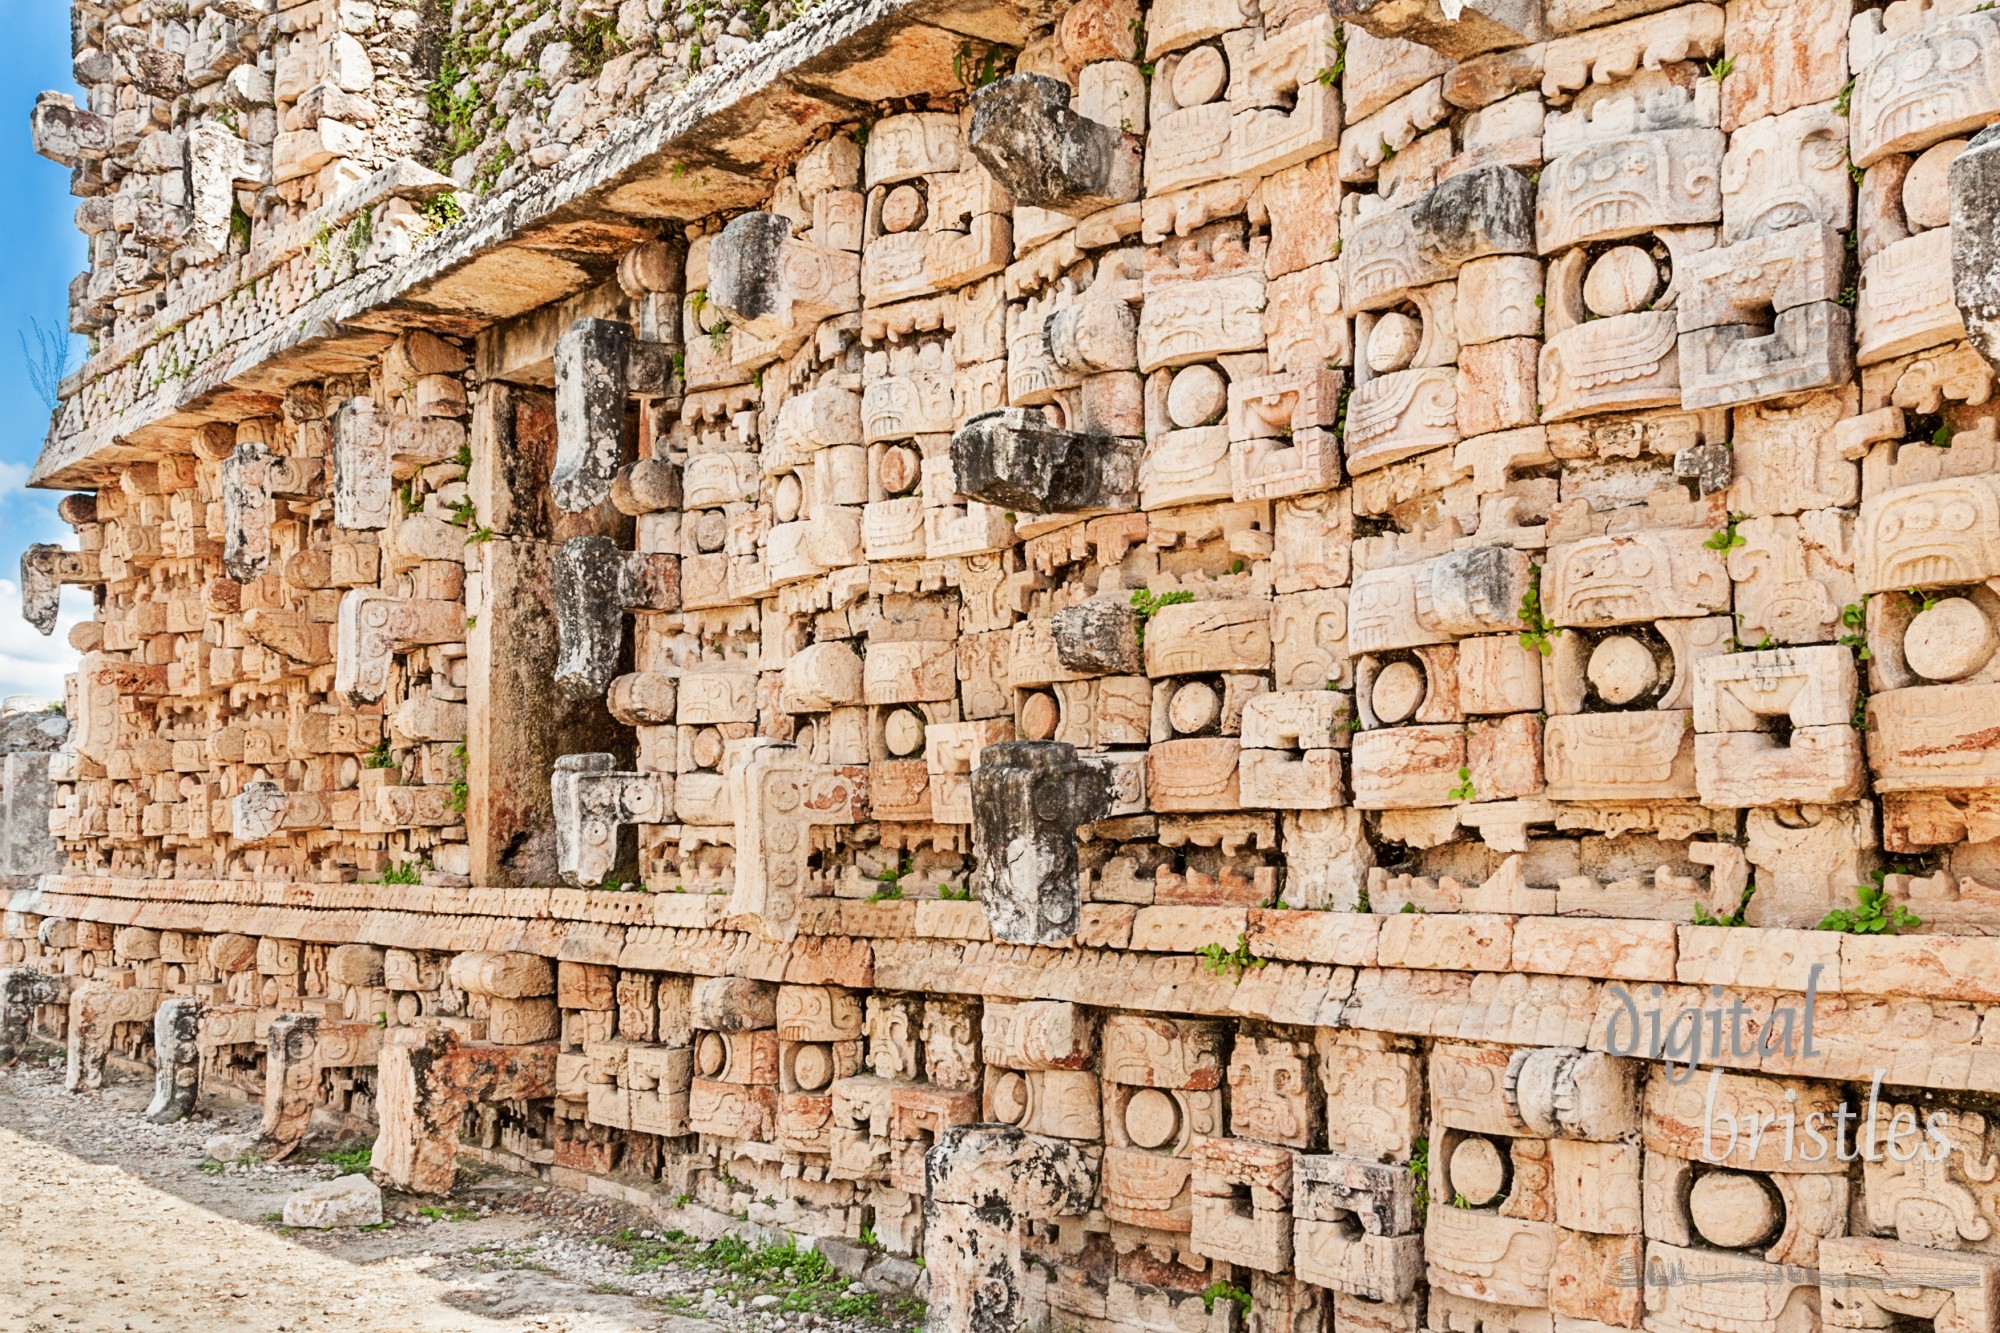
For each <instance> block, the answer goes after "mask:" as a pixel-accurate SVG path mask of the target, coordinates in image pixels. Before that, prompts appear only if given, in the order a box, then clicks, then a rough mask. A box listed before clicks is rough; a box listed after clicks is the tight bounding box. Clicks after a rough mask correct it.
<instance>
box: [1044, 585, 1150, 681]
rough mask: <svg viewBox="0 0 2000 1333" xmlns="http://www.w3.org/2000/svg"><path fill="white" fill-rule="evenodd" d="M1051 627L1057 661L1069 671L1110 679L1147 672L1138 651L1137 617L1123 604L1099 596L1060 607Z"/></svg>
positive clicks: (1135, 613) (1142, 657) (1143, 659)
mask: <svg viewBox="0 0 2000 1333" xmlns="http://www.w3.org/2000/svg"><path fill="white" fill-rule="evenodd" d="M1051 628H1052V632H1053V634H1054V636H1055V641H1056V659H1057V660H1058V661H1060V662H1061V663H1062V664H1063V666H1065V667H1067V668H1068V669H1069V670H1071V671H1085V672H1091V673H1093V674H1103V675H1111V676H1142V675H1144V674H1145V673H1146V663H1145V657H1144V655H1143V654H1142V653H1141V652H1140V649H1139V616H1138V613H1137V612H1136V611H1134V610H1133V609H1132V607H1131V606H1130V605H1129V604H1127V603H1125V602H1120V601H1115V600H1111V599H1108V598H1102V597H1098V598H1093V599H1091V600H1090V601H1087V602H1083V603H1081V604H1079V605H1077V606H1066V607H1063V608H1062V609H1061V610H1059V611H1057V612H1056V613H1055V617H1054V620H1053V622H1052V626H1051Z"/></svg>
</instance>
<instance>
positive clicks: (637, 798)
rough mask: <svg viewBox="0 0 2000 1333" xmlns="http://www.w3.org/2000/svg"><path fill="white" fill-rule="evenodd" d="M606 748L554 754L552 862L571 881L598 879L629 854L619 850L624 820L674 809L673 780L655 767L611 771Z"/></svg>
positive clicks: (656, 818)
mask: <svg viewBox="0 0 2000 1333" xmlns="http://www.w3.org/2000/svg"><path fill="white" fill-rule="evenodd" d="M617 762H618V761H617V759H616V758H615V757H614V756H612V755H608V754H571V755H564V756H563V757H562V758H560V759H558V760H556V767H555V773H554V774H553V776H551V778H550V780H549V788H550V796H551V799H552V801H553V804H554V808H555V822H556V848H557V852H556V865H557V868H558V869H559V870H560V871H561V873H562V876H563V879H564V880H566V881H567V882H569V883H571V884H580V885H596V884H602V883H603V882H604V881H605V879H606V878H607V877H609V876H610V875H611V874H612V873H613V872H614V871H615V870H617V869H618V868H619V867H620V866H621V865H628V864H630V859H629V857H627V856H626V855H625V853H623V852H622V851H621V850H620V846H619V844H620V842H621V841H622V840H626V835H624V834H623V833H622V830H623V829H624V828H625V826H627V825H630V824H637V823H642V822H644V823H659V822H662V821H663V820H664V819H665V817H666V815H667V812H668V811H670V810H672V809H673V800H672V794H671V793H672V786H671V783H670V782H669V781H668V780H667V779H666V778H664V777H663V776H662V775H660V774H657V773H619V772H615V771H614V769H615V766H616V764H617Z"/></svg>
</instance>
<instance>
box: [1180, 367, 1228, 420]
mask: <svg viewBox="0 0 2000 1333" xmlns="http://www.w3.org/2000/svg"><path fill="white" fill-rule="evenodd" d="M1228 406H1229V385H1228V384H1227V382H1225V381H1224V380H1223V378H1222V372H1220V371H1218V370H1217V369H1215V367H1213V366H1186V367H1184V368H1182V369H1181V370H1178V371H1176V372H1174V379H1173V383H1172V384H1171V385H1169V386H1168V388H1167V419H1168V420H1169V421H1171V422H1173V424H1174V425H1175V426H1178V427H1179V428H1180V429H1182V430H1187V429H1189V428H1191V427H1194V426H1206V425H1208V424H1209V423H1210V422H1212V421H1214V420H1215V419H1216V418H1218V417H1220V416H1221V415H1222V412H1223V409H1224V408H1226V407H1228Z"/></svg>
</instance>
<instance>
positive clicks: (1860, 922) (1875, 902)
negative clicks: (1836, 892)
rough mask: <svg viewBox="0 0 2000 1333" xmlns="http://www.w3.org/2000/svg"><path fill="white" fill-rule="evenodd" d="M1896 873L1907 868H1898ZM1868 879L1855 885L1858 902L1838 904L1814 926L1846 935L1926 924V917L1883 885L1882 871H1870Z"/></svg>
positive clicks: (1888, 932) (1892, 931)
mask: <svg viewBox="0 0 2000 1333" xmlns="http://www.w3.org/2000/svg"><path fill="white" fill-rule="evenodd" d="M1894 873H1896V874H1906V873H1908V872H1907V871H1903V870H1896V871H1894ZM1868 878H1869V881H1870V882H1869V883H1867V884H1856V885H1855V886H1854V897H1855V905H1854V906H1852V907H1836V908H1834V909H1833V910H1832V911H1831V912H1828V913H1827V914H1826V915H1825V916H1823V917H1821V918H1820V921H1819V924H1818V925H1817V926H1815V927H1813V929H1815V930H1837V931H1840V932H1841V933H1842V934H1845V935H1894V934H1895V933H1896V932H1897V931H1899V930H1909V929H1912V928H1914V927H1917V926H1921V925H1923V924H1924V922H1923V918H1922V917H1920V916H1918V915H1917V914H1916V913H1915V912H1912V911H1911V910H1910V909H1909V908H1907V907H1905V906H1903V905H1902V904H1901V903H1899V902H1893V901H1891V900H1890V898H1889V891H1888V890H1887V889H1885V888H1883V887H1882V878H1883V875H1882V872H1881V871H1879V870H1875V871H1871V872H1869V875H1868Z"/></svg>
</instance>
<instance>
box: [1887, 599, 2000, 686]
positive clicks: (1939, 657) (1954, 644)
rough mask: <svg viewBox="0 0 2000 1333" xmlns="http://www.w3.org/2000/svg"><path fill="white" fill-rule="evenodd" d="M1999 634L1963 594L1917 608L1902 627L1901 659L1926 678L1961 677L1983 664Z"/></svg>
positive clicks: (1998, 642)
mask: <svg viewBox="0 0 2000 1333" xmlns="http://www.w3.org/2000/svg"><path fill="white" fill-rule="evenodd" d="M1996 648H2000V637H1996V636H1995V634H1994V630H1993V624H1992V622H1991V621H1990V620H1988V619H1987V617H1986V613H1985V612H1983V611H1981V610H1980V609H1979V608H1978V606H1976V605H1974V604H1973V602H1972V601H1971V600H1970V599H1968V598H1964V597H1946V598H1944V599H1942V600H1941V601H1939V602H1938V603H1937V605H1935V606H1933V607H1931V608H1930V609H1929V610H1928V611H1920V612H1918V613H1917V615H1916V616H1915V617H1914V618H1913V619H1912V620H1911V621H1910V626H1909V628H1908V629H1906V630H1904V631H1903V660H1904V661H1905V662H1907V663H1909V666H1910V670H1912V671H1914V672H1916V673H1917V674H1918V675H1919V676H1922V677H1923V678H1924V679H1925V680H1939V681H1949V680H1963V679H1964V678H1965V677H1967V676H1969V675H1971V674H1972V673H1973V672H1975V671H1977V670H1979V668H1980V667H1982V666H1984V665H1986V663H1987V661H1988V660H1990V659H1991V658H1992V656H1993V652H1994V650H1995V649H1996Z"/></svg>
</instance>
